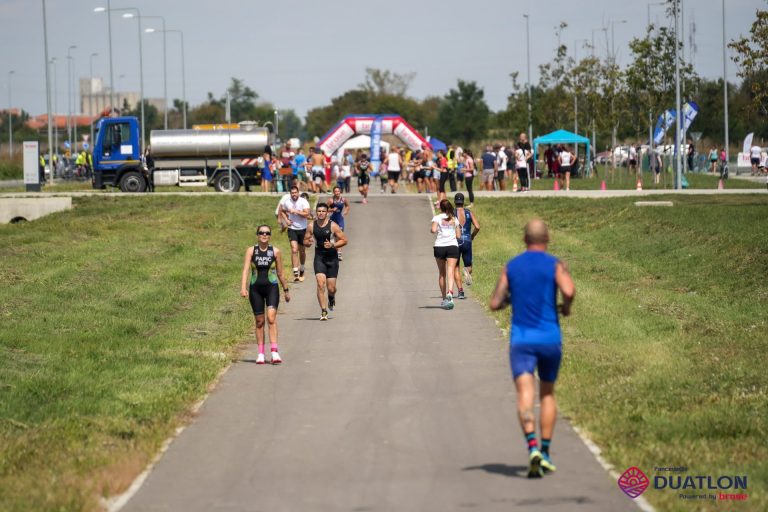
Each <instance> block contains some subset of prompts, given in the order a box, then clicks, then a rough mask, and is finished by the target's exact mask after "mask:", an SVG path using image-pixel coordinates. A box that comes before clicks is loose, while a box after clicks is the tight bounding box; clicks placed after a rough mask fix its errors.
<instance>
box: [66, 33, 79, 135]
mask: <svg viewBox="0 0 768 512" xmlns="http://www.w3.org/2000/svg"><path fill="white" fill-rule="evenodd" d="M75 48H77V45H71V46H70V47H69V48H67V140H68V141H69V143H70V145H71V144H72V67H73V65H72V63H73V61H74V57H72V54H71V53H70V52H71V51H72V50H74V49H75Z"/></svg>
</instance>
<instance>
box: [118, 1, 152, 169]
mask: <svg viewBox="0 0 768 512" xmlns="http://www.w3.org/2000/svg"><path fill="white" fill-rule="evenodd" d="M116 10H117V9H116ZM125 10H129V11H136V14H134V13H132V12H127V13H125V14H123V18H128V19H130V18H136V23H137V24H136V27H137V29H138V32H137V34H138V36H139V102H140V103H141V147H142V154H144V153H143V150H144V148H145V147H146V144H145V143H144V142H145V141H144V138H145V133H146V128H145V127H144V125H145V123H144V49H143V47H144V45H143V43H142V37H141V18H142V16H141V11H139V10H138V9H137V8H135V7H127V8H126V9H125Z"/></svg>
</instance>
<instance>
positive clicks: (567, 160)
mask: <svg viewBox="0 0 768 512" xmlns="http://www.w3.org/2000/svg"><path fill="white" fill-rule="evenodd" d="M557 158H558V160H559V161H560V172H562V173H565V190H571V166H572V165H573V163H574V162H575V161H576V157H575V156H574V154H573V153H571V148H570V147H568V146H565V147H564V148H563V150H562V151H560V156H558V157H557Z"/></svg>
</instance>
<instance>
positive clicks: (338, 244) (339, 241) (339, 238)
mask: <svg viewBox="0 0 768 512" xmlns="http://www.w3.org/2000/svg"><path fill="white" fill-rule="evenodd" d="M331 233H333V236H335V237H336V241H335V242H331V241H330V240H326V242H325V243H326V244H328V246H327V247H326V249H331V248H333V249H341V248H342V247H344V246H345V245H347V236H346V235H345V234H344V232H343V231H342V230H341V228H340V227H339V225H338V224H336V223H335V222H333V221H331Z"/></svg>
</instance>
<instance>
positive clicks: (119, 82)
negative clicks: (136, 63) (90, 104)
mask: <svg viewBox="0 0 768 512" xmlns="http://www.w3.org/2000/svg"><path fill="white" fill-rule="evenodd" d="M123 78H125V74H121V75H117V90H115V97H116V98H117V103H118V105H121V107H120V108H122V105H123V101H125V94H123V97H122V98H120V93H121V92H122V90H123V85H122V81H123ZM121 99H122V100H123V101H120V100H121Z"/></svg>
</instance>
